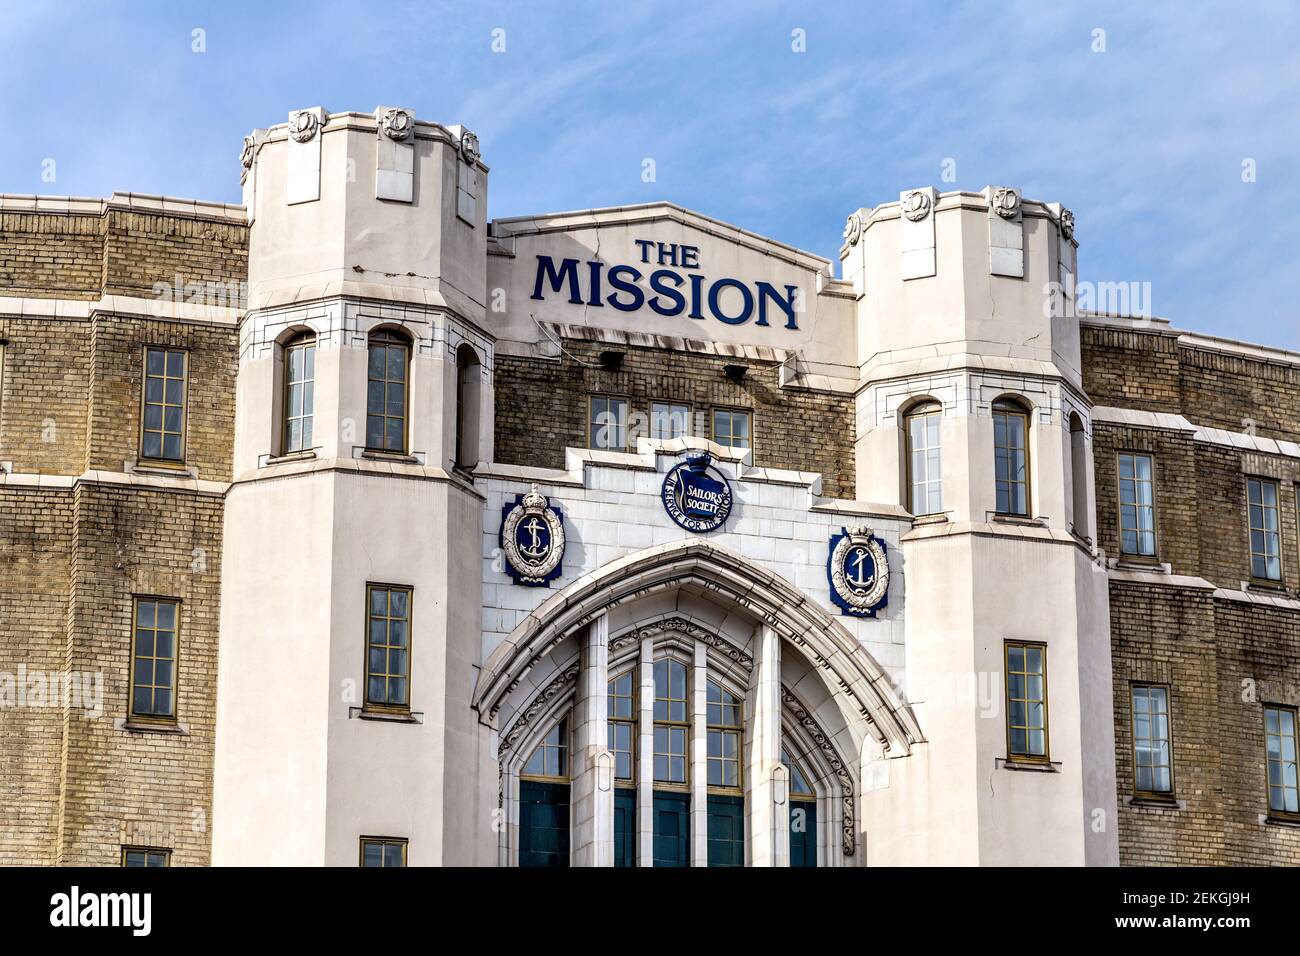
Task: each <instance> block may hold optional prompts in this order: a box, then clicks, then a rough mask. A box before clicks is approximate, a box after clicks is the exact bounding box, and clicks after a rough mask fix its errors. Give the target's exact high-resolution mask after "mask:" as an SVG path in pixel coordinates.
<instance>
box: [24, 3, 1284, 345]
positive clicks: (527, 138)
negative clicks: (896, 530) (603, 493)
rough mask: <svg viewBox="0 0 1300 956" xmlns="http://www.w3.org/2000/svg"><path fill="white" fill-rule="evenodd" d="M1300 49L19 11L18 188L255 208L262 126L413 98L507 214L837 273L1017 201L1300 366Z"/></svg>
mask: <svg viewBox="0 0 1300 956" xmlns="http://www.w3.org/2000/svg"><path fill="white" fill-rule="evenodd" d="M814 6H815V7H816V10H815V11H813V10H811V9H810V8H811V7H814ZM692 7H698V8H699V9H691V8H692ZM195 29H201V30H203V31H204V41H205V45H206V52H202V53H195V52H193V51H192V45H193V44H192V36H193V31H194V30H195ZM1099 29H1100V30H1104V31H1105V35H1104V41H1105V51H1104V52H1095V51H1094V47H1095V46H1097V40H1096V38H1095V37H1096V35H1095V33H1094V31H1096V30H1099ZM494 30H504V31H505V32H504V39H505V51H504V52H494V51H493V49H492V41H493V31H494ZM795 30H802V31H804V36H805V37H806V51H805V52H795V51H794V50H792V31H795ZM1297 37H1300V8H1297V7H1295V6H1294V5H1291V4H1287V3H1276V4H1273V3H1253V4H1249V5H1244V4H1227V3H1224V4H1218V5H1209V4H1202V3H1195V2H1181V3H1176V4H1175V3H1169V4H1163V3H1140V4H1138V3H1132V2H1122V3H1106V2H1100V3H1087V4H1084V3H1075V4H1065V3H1062V4H1055V3H1048V2H1024V3H993V2H987V3H969V4H959V3H934V4H915V5H911V6H907V5H905V4H902V3H892V2H891V3H870V4H865V3H864V4H852V5H850V4H845V5H843V6H834V5H830V4H824V5H823V4H816V5H814V4H809V3H806V2H805V3H787V4H780V3H743V4H742V3H701V4H683V3H680V2H677V3H652V2H623V3H611V2H605V3H592V4H572V5H569V4H560V3H558V2H545V3H539V2H527V3H525V2H516V3H505V4H490V3H476V4H468V3H467V4H442V3H400V2H387V3H375V4H366V3H361V2H352V3H334V2H326V3H271V2H265V0H264V2H251V0H228V2H224V3H196V2H184V0H180V2H178V0H168V2H135V3H129V4H128V3H124V2H123V3H109V2H99V3H89V2H87V3H78V2H64V3H57V4H55V3H37V2H31V0H21V2H20V0H0V109H2V110H3V117H4V121H5V136H4V138H3V141H0V191H3V192H12V193H32V192H41V193H50V194H57V195H82V196H85V195H89V196H107V195H108V194H109V193H111V192H112V191H113V190H120V191H136V192H147V193H165V194H168V195H178V196H192V197H198V198H203V199H215V200H226V201H233V202H237V201H238V200H239V176H238V173H239V166H238V159H237V157H238V153H239V148H240V142H241V139H242V137H243V135H244V134H245V133H247V132H248V131H249V130H251V129H252V128H253V127H254V126H269V125H271V124H273V123H278V122H283V121H284V120H285V119H286V116H287V113H288V112H289V110H291V109H294V108H298V107H303V106H314V105H321V106H324V107H325V108H326V109H331V110H349V109H353V110H365V111H369V110H371V109H373V108H374V107H375V106H376V105H378V104H380V103H397V104H401V105H406V106H409V107H411V108H413V109H414V110H415V112H416V115H417V116H420V117H423V118H427V119H433V120H437V121H439V122H443V123H449V124H450V123H463V124H465V125H466V126H468V127H470V128H471V129H474V130H475V131H477V132H478V134H479V136H480V140H481V142H482V147H483V154H484V158H485V160H486V161H487V162H488V164H489V165H490V166H491V167H492V176H491V183H490V210H489V211H490V214H491V215H493V216H507V215H519V214H525V213H530V212H545V211H553V210H559V209H574V208H585V207H589V206H602V205H618V204H624V203H634V202H647V201H651V200H656V199H668V200H672V201H674V202H677V203H680V204H681V205H684V206H688V207H691V208H693V209H698V210H700V211H701V212H704V213H706V214H708V215H711V216H715V217H717V218H720V219H724V220H727V221H729V222H733V223H735V224H737V225H740V226H743V227H745V228H748V229H751V230H754V231H756V232H759V233H763V234H766V235H770V236H773V237H775V238H777V239H780V240H782V241H784V242H788V243H791V244H793V245H796V246H800V247H802V248H805V249H809V250H811V251H813V252H817V253H819V254H821V255H824V256H826V257H828V258H831V259H835V258H836V251H837V249H838V247H839V243H840V233H841V229H842V226H843V221H844V218H845V216H846V215H847V214H848V213H849V212H851V211H852V210H854V209H856V208H858V207H859V206H871V205H875V204H878V203H881V202H885V201H888V200H891V199H896V198H897V196H898V192H899V190H900V189H903V188H908V187H913V186H920V185H925V184H933V185H935V186H937V187H939V188H941V189H953V188H960V189H970V190H978V189H981V188H982V187H983V186H985V185H986V184H989V183H994V184H1007V185H1015V186H1020V187H1021V188H1023V190H1024V191H1025V194H1026V195H1027V196H1029V197H1031V198H1036V199H1043V200H1047V201H1060V202H1062V203H1064V204H1065V205H1067V206H1069V207H1071V208H1072V209H1073V210H1074V211H1075V214H1076V217H1077V220H1078V233H1077V235H1078V239H1079V241H1080V244H1081V248H1080V272H1081V277H1082V278H1083V279H1085V280H1093V281H1106V282H1149V283H1150V284H1151V285H1150V289H1151V307H1152V310H1153V311H1154V312H1155V313H1156V314H1158V315H1164V316H1168V317H1170V318H1172V319H1173V321H1174V323H1175V324H1176V325H1178V326H1180V327H1182V328H1189V329H1196V330H1198V331H1204V332H1210V333H1214V334H1220V335H1227V336H1230V337H1234V338H1241V339H1246V340H1248V341H1257V342H1263V343H1268V344H1274V345H1280V346H1285V347H1290V348H1296V349H1300V304H1297V291H1298V290H1300V175H1298V174H1300V149H1298V146H1300V95H1298V94H1300V44H1297V43H1296V38H1297ZM646 158H651V159H653V160H654V161H655V168H656V181H655V182H650V183H647V182H643V181H642V176H641V172H642V163H643V160H645V159H646ZM49 159H53V160H54V163H55V165H54V171H55V181H54V182H52V183H51V182H44V181H42V171H43V169H48V168H49V167H48V165H47V164H46V160H49ZM949 159H951V160H953V161H955V170H956V180H955V182H945V181H944V180H943V178H942V175H943V169H944V162H945V160H949ZM1247 160H1249V161H1253V164H1254V169H1255V181H1254V182H1243V181H1242V180H1243V175H1242V171H1243V162H1245V161H1247Z"/></svg>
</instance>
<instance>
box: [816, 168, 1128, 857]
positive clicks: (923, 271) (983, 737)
mask: <svg viewBox="0 0 1300 956" xmlns="http://www.w3.org/2000/svg"><path fill="white" fill-rule="evenodd" d="M1076 253H1077V245H1076V242H1075V238H1074V217H1073V214H1072V213H1071V212H1070V211H1069V210H1068V209H1064V208H1063V207H1061V206H1060V205H1059V204H1055V203H1041V202H1035V201H1031V200H1026V199H1024V198H1023V197H1022V195H1021V193H1020V191H1019V190H1018V189H1015V188H1013V187H1009V186H989V187H987V188H986V189H984V190H983V191H982V192H979V193H970V192H951V193H940V192H938V191H937V190H935V189H933V188H931V187H924V188H919V189H910V190H906V191H904V192H902V193H901V194H900V196H899V201H898V202H897V203H892V202H891V203H887V204H884V205H881V206H877V207H875V208H874V209H861V210H858V211H857V212H855V213H853V214H852V215H850V216H849V218H848V223H847V225H846V228H845V242H844V246H843V248H842V250H841V259H842V262H843V277H844V279H845V280H846V281H848V282H851V283H852V285H853V290H854V296H855V300H856V339H857V345H858V348H857V361H858V365H859V383H858V389H857V393H856V399H855V420H856V435H855V443H856V444H855V448H856V462H857V493H858V495H859V497H862V498H865V499H868V500H872V501H898V502H900V503H901V504H902V505H903V506H904V507H905V508H907V509H908V511H909V512H910V513H911V514H912V515H913V516H914V524H913V527H912V529H911V530H910V531H909V532H908V533H906V534H905V535H903V538H902V546H903V552H904V555H905V560H904V568H905V573H906V575H907V579H908V602H909V604H908V609H907V667H906V671H907V684H908V688H907V690H908V698H909V700H911V701H912V704H913V706H914V707H915V708H916V709H917V711H918V714H919V715H920V719H921V723H922V725H923V726H925V727H926V736H927V739H928V740H929V742H930V750H929V759H928V760H927V761H926V762H912V763H910V764H909V765H907V766H899V767H897V768H891V769H893V770H894V773H895V774H896V779H894V780H893V781H892V783H891V784H890V789H892V790H893V791H894V792H893V799H892V801H885V800H878V799H874V798H872V797H868V800H867V806H868V807H869V808H872V812H874V811H875V810H876V809H879V811H880V816H879V817H878V818H877V819H876V820H875V827H876V829H877V831H878V832H882V833H889V834H904V833H909V832H911V833H915V832H920V830H925V831H926V832H927V833H928V834H930V836H929V837H927V840H926V845H925V846H922V845H920V844H915V845H910V846H908V845H905V844H906V838H904V837H898V838H897V839H899V840H900V841H901V842H900V843H899V844H898V846H896V847H894V848H893V850H892V851H891V852H897V853H899V854H900V855H901V856H911V857H912V858H915V859H918V860H920V859H925V858H928V857H930V855H931V854H934V856H933V859H935V860H937V859H939V858H940V855H941V854H946V858H947V859H950V860H955V859H965V860H967V861H968V862H970V863H985V864H986V863H1000V862H1009V861H1011V860H1012V859H1018V860H1020V861H1021V862H1025V861H1027V860H1028V859H1029V858H1030V857H1031V856H1032V857H1033V858H1034V859H1035V860H1038V861H1039V862H1042V863H1048V862H1059V863H1064V862H1067V861H1068V862H1073V863H1080V864H1081V863H1113V862H1115V859H1116V847H1115V842H1114V839H1113V835H1112V834H1111V833H1109V831H1108V830H1107V826H1109V824H1110V821H1112V820H1113V818H1114V813H1115V796H1114V752H1113V746H1112V744H1111V739H1112V738H1111V735H1110V734H1108V733H1106V728H1107V727H1109V726H1111V706H1112V705H1111V681H1110V669H1109V646H1108V641H1107V633H1108V615H1109V611H1108V607H1109V604H1108V598H1107V589H1106V575H1105V571H1104V568H1103V565H1102V562H1101V557H1102V556H1101V555H1100V554H1099V553H1098V551H1097V549H1096V548H1095V546H1094V534H1095V532H1094V527H1095V519H1094V517H1093V516H1094V496H1093V491H1092V488H1093V473H1092V454H1091V447H1090V441H1091V439H1090V435H1091V424H1090V420H1091V407H1092V406H1091V402H1090V400H1089V398H1088V396H1087V395H1086V393H1085V392H1084V389H1083V381H1082V376H1081V372H1080V369H1081V363H1080V345H1079V325H1078V318H1077V316H1076V315H1075V314H1074V308H1073V306H1074V303H1073V301H1072V295H1073V292H1074V289H1075V282H1074V276H1075V273H1076V269H1077V266H1076ZM940 449H942V453H940ZM1049 657H1050V659H1051V661H1052V669H1053V673H1052V677H1051V681H1052V686H1053V695H1054V696H1053V702H1052V706H1053V707H1054V708H1057V711H1056V712H1057V713H1058V714H1060V715H1062V720H1060V721H1056V722H1054V723H1053V724H1052V732H1051V736H1050V739H1049V738H1048V733H1047V730H1046V727H1047V720H1046V703H1045V701H1042V702H1039V701H1038V700H1037V698H1040V697H1042V693H1041V691H1042V688H1043V686H1045V682H1046V680H1047V675H1046V661H1047V659H1048V658H1049ZM972 669H973V670H972ZM972 673H973V675H974V677H973V678H972V677H971V675H972ZM1002 675H1006V676H1005V680H1006V681H1007V682H1008V684H1007V685H1004V684H1003V676H1002ZM1004 686H1010V690H1009V691H1008V696H1007V697H1006V698H1004V697H1003V696H1002V689H1003V687H1004ZM1016 694H1019V696H1020V697H1021V698H1022V699H1020V700H1012V699H1011V698H1012V697H1013V696H1015V695H1016ZM1007 707H1010V708H1016V709H1017V712H1016V713H1006V712H1005V709H1004V708H1007ZM959 751H960V753H959ZM1003 770H1013V771H1017V772H1013V773H1003V772H1001V771H1003ZM1057 773H1059V774H1065V775H1067V777H1068V778H1069V779H1068V781H1066V782H1067V783H1068V785H1067V786H1061V787H1049V786H1045V785H1044V782H1043V781H1044V779H1045V778H1044V774H1057ZM913 788H915V790H914V789H913ZM900 790H901V791H903V792H916V793H918V794H919V793H922V792H924V793H926V794H927V800H928V801H929V806H928V809H927V810H925V811H919V810H917V809H916V806H915V804H914V803H912V802H910V801H909V800H907V799H903V800H899V799H898V797H899V796H900V792H899V791H900ZM1049 793H1050V794H1052V796H1051V797H1050V798H1049V797H1048V796H1047V795H1048V794H1049ZM940 794H942V795H943V796H937V795H940ZM936 799H938V800H939V801H940V802H942V803H943V804H944V806H943V807H937V806H936V805H935V803H934V801H935V800H936ZM1029 806H1034V807H1035V808H1036V811H1035V813H1034V814H1032V815H1029V814H1022V813H1021V812H1020V809H1018V808H1025V807H1029ZM940 819H945V820H948V821H951V822H950V824H949V825H950V826H951V827H952V832H951V833H949V834H948V837H945V839H944V841H943V848H942V849H941V848H940V844H939V843H937V842H933V836H934V835H935V833H936V832H941V831H942V830H943V827H942V826H938V823H937V821H939V820H940ZM1031 820H1032V823H1031V822H1030V821H1031ZM936 826H938V831H936ZM949 837H950V839H949ZM890 839H894V837H892V836H891V837H890ZM1031 845H1032V846H1033V847H1034V850H1033V851H1032V853H1030V852H1028V851H1026V849H1025V848H1026V847H1027V846H1031Z"/></svg>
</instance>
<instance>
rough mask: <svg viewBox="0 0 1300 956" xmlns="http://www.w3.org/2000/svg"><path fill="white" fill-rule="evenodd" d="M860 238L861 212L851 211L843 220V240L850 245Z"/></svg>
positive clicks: (855, 243) (854, 244)
mask: <svg viewBox="0 0 1300 956" xmlns="http://www.w3.org/2000/svg"><path fill="white" fill-rule="evenodd" d="M861 238H862V214H861V213H856V212H851V213H849V218H848V219H846V220H845V221H844V241H845V242H847V243H848V244H849V245H850V246H856V245H857V244H858V240H859V239H861Z"/></svg>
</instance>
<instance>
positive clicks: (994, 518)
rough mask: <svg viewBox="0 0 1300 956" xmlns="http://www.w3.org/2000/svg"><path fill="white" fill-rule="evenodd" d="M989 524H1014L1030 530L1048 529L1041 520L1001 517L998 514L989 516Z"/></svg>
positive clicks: (1017, 516)
mask: <svg viewBox="0 0 1300 956" xmlns="http://www.w3.org/2000/svg"><path fill="white" fill-rule="evenodd" d="M989 522H990V523H992V524H1014V525H1021V526H1023V527H1029V528H1042V527H1046V526H1045V525H1044V523H1043V521H1042V519H1040V518H1026V517H1025V516H1024V515H1000V514H997V513H996V512H995V513H993V514H990V515H989Z"/></svg>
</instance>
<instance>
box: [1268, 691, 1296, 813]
mask: <svg viewBox="0 0 1300 956" xmlns="http://www.w3.org/2000/svg"><path fill="white" fill-rule="evenodd" d="M1264 741H1265V757H1266V759H1267V762H1268V808H1269V810H1271V811H1272V812H1274V813H1300V801H1298V797H1297V788H1296V759H1295V755H1296V709H1295V708H1294V707H1270V706H1267V705H1266V706H1265V707H1264Z"/></svg>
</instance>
